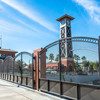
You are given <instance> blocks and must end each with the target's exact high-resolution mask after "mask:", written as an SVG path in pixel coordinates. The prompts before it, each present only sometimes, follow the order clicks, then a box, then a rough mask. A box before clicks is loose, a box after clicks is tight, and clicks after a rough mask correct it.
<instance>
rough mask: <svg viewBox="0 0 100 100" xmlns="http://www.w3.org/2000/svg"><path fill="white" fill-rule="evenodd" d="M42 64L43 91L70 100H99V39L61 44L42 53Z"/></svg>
mask: <svg viewBox="0 0 100 100" xmlns="http://www.w3.org/2000/svg"><path fill="white" fill-rule="evenodd" d="M45 59H46V60H45ZM39 62H40V63H39V64H40V65H39V72H40V73H39V75H40V79H39V80H40V85H39V86H40V90H41V91H45V92H48V93H52V94H56V95H58V96H61V97H67V98H70V99H77V100H99V98H100V96H99V92H100V39H96V38H89V37H73V38H67V39H62V40H58V41H56V42H53V43H51V44H49V45H48V46H46V47H45V48H43V49H42V50H41V52H40V54H39Z"/></svg>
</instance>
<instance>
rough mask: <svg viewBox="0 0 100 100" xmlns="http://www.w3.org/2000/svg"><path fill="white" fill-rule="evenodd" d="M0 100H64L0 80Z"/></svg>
mask: <svg viewBox="0 0 100 100" xmlns="http://www.w3.org/2000/svg"><path fill="white" fill-rule="evenodd" d="M0 100H65V99H62V98H59V97H57V96H53V95H50V94H47V93H43V92H40V91H36V90H33V89H30V88H27V87H24V86H19V87H18V85H17V84H14V83H11V82H8V81H5V80H2V79H0Z"/></svg>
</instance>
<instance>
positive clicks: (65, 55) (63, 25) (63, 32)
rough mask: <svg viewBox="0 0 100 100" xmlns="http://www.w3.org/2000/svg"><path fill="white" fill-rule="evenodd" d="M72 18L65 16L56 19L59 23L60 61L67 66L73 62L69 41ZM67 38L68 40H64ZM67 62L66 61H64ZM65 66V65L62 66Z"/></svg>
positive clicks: (70, 42)
mask: <svg viewBox="0 0 100 100" xmlns="http://www.w3.org/2000/svg"><path fill="white" fill-rule="evenodd" d="M73 19H74V18H73V17H71V16H69V15H67V14H65V15H63V16H61V17H60V18H58V19H57V21H59V22H60V38H61V39H62V40H61V47H60V48H61V59H63V61H62V62H66V63H67V64H66V66H69V64H70V62H72V61H73V51H72V41H71V36H72V35H71V21H72V20H73ZM65 38H68V39H65ZM66 60H67V61H66ZM64 65H65V64H64Z"/></svg>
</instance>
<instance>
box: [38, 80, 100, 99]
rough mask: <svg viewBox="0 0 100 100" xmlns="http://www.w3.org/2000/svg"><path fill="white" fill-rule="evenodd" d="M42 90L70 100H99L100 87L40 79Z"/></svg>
mask: <svg viewBox="0 0 100 100" xmlns="http://www.w3.org/2000/svg"><path fill="white" fill-rule="evenodd" d="M39 87H40V90H41V91H42V92H46V93H50V94H53V95H57V96H59V97H63V98H66V99H69V100H99V98H100V95H99V93H100V86H94V85H87V84H79V83H73V82H63V81H56V80H46V79H44V78H40V85H39Z"/></svg>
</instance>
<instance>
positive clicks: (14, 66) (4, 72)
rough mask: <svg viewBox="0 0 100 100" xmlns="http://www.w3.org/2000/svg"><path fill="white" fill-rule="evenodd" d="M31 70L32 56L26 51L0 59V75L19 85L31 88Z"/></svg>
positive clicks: (32, 81) (32, 80)
mask: <svg viewBox="0 0 100 100" xmlns="http://www.w3.org/2000/svg"><path fill="white" fill-rule="evenodd" d="M33 71H34V70H33V56H32V54H30V53H28V52H21V53H19V54H18V55H16V57H15V58H12V57H10V56H8V57H7V58H5V59H4V60H0V77H1V78H2V79H5V80H8V81H11V82H14V83H17V84H19V85H24V86H27V87H30V88H33V84H34V78H33V73H34V72H33Z"/></svg>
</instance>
